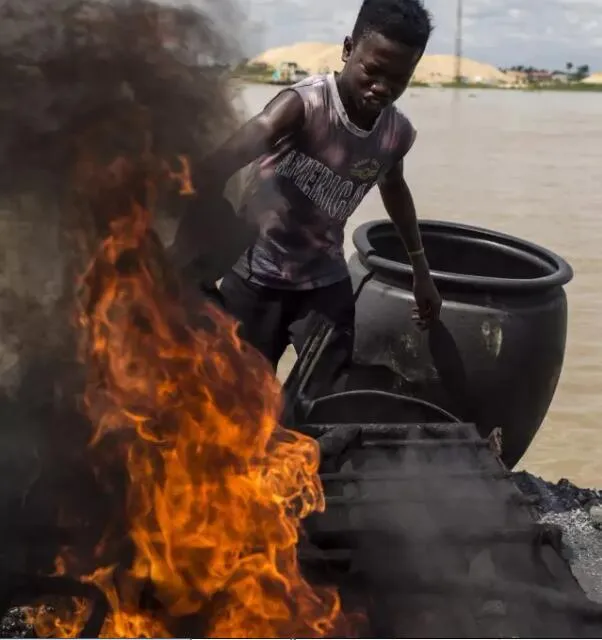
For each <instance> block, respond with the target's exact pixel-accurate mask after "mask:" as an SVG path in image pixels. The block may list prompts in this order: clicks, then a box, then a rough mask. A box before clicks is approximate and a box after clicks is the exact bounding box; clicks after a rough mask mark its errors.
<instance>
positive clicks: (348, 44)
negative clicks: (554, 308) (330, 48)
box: [341, 36, 353, 62]
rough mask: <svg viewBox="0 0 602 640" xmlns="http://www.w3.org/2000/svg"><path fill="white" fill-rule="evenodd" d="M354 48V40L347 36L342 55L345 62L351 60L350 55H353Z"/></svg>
mask: <svg viewBox="0 0 602 640" xmlns="http://www.w3.org/2000/svg"><path fill="white" fill-rule="evenodd" d="M352 49H353V40H352V39H351V36H347V37H346V38H345V40H343V53H342V55H341V60H342V61H343V62H347V60H349V56H350V55H351V50H352Z"/></svg>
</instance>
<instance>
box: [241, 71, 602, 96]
mask: <svg viewBox="0 0 602 640" xmlns="http://www.w3.org/2000/svg"><path fill="white" fill-rule="evenodd" d="M230 77H231V79H232V80H234V81H236V82H241V83H245V84H264V85H271V86H274V87H278V86H280V87H282V86H287V85H286V84H277V83H274V82H272V81H271V77H261V76H259V77H258V76H256V75H245V74H233V75H231V76H230ZM409 88H414V89H417V88H421V89H422V88H424V89H461V90H466V89H472V90H475V89H487V90H493V91H528V92H534V91H545V92H552V91H555V92H559V91H560V92H574V93H601V92H602V84H586V83H567V84H561V83H558V84H553V85H550V84H535V83H533V84H530V85H514V86H511V85H494V84H482V83H471V82H461V83H456V82H443V83H437V84H428V83H425V82H412V83H410V87H409Z"/></svg>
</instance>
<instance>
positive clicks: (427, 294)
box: [412, 271, 441, 329]
mask: <svg viewBox="0 0 602 640" xmlns="http://www.w3.org/2000/svg"><path fill="white" fill-rule="evenodd" d="M414 299H415V300H416V307H415V309H414V312H413V314H412V318H413V319H414V320H416V321H417V324H418V326H419V327H420V328H421V329H426V328H427V327H428V326H430V325H431V324H433V323H434V322H436V321H437V320H438V319H439V312H440V311H441V296H440V295H439V291H438V289H437V286H436V285H435V282H434V281H433V278H432V276H431V274H430V273H429V272H428V271H426V272H420V271H419V272H418V273H415V274H414Z"/></svg>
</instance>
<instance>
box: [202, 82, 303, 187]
mask: <svg viewBox="0 0 602 640" xmlns="http://www.w3.org/2000/svg"><path fill="white" fill-rule="evenodd" d="M304 118H305V108H304V105H303V101H302V100H301V97H300V96H299V94H298V93H296V92H295V91H284V92H282V93H280V94H279V95H277V96H276V97H275V98H274V99H273V100H272V101H271V102H269V103H268V104H267V105H266V106H265V108H264V109H263V111H261V113H259V114H257V115H256V116H254V117H253V118H251V119H250V120H249V121H248V122H247V123H246V124H245V125H243V126H242V127H241V128H240V129H239V130H238V131H237V132H236V133H235V134H234V135H232V136H231V137H230V138H229V139H228V140H227V141H226V142H225V144H223V145H222V146H221V147H220V148H219V149H217V151H214V152H213V153H211V154H210V155H209V156H208V157H206V158H204V159H203V161H202V162H201V165H200V166H199V167H197V168H196V169H195V170H194V183H195V186H196V187H197V190H198V189H199V187H200V188H202V189H203V190H204V189H211V190H212V191H213V192H215V191H219V192H221V191H223V189H224V187H225V185H226V182H227V181H228V180H229V179H230V178H231V177H232V176H233V175H234V174H235V173H236V172H237V171H239V170H240V169H243V168H244V167H246V166H247V165H248V164H249V163H251V162H253V161H254V160H256V159H257V158H258V157H259V156H260V155H262V154H263V153H266V152H267V151H269V150H270V149H272V148H273V146H274V144H275V143H276V142H278V140H280V139H281V138H283V137H285V136H287V135H290V134H292V133H295V132H296V131H298V130H299V129H300V128H301V127H302V126H303V123H304Z"/></svg>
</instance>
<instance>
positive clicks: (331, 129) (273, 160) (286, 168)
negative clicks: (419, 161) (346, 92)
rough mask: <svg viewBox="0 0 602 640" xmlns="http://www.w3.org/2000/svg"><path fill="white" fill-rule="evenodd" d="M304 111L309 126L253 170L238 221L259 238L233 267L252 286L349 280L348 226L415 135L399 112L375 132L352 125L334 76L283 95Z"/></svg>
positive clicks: (382, 119)
mask: <svg viewBox="0 0 602 640" xmlns="http://www.w3.org/2000/svg"><path fill="white" fill-rule="evenodd" d="M291 90H292V91H295V92H297V94H298V95H299V96H300V97H301V99H302V100H303V104H304V106H305V122H304V126H303V127H302V129H301V130H300V131H299V132H297V133H296V134H295V135H291V136H287V137H285V138H282V139H281V140H279V141H278V142H277V143H276V144H275V145H274V147H273V148H272V149H271V150H270V151H269V152H268V153H265V154H264V155H263V156H261V157H260V158H259V159H258V160H257V161H256V162H255V163H254V164H253V165H252V167H251V170H250V174H249V179H248V182H247V186H246V188H245V190H244V192H243V195H242V199H241V206H240V209H239V215H241V216H243V217H244V218H246V219H248V220H250V221H252V222H254V223H255V224H258V226H259V235H258V238H257V240H256V242H255V243H254V245H253V246H252V247H250V248H249V249H248V250H247V251H246V252H245V253H244V254H243V255H242V256H241V257H240V259H239V260H238V262H237V263H236V265H235V266H234V271H235V272H236V273H237V274H238V275H240V276H241V277H243V278H245V279H247V280H248V281H249V282H251V283H253V284H257V285H260V286H266V287H272V288H278V289H300V290H304V289H314V288H317V287H324V286H327V285H330V284H334V283H335V282H338V281H340V280H343V279H345V278H346V277H348V270H347V265H346V262H345V256H344V252H343V244H344V229H345V223H346V222H347V219H348V218H349V216H350V215H351V214H352V213H353V212H354V211H355V209H356V208H357V206H358V205H359V204H360V202H361V201H362V199H363V198H364V196H365V195H366V194H367V193H368V191H369V190H370V189H371V188H372V187H373V186H374V185H375V184H376V183H377V182H378V181H379V180H380V179H382V177H383V176H384V175H385V174H386V173H387V172H388V171H389V170H390V169H391V168H392V167H393V166H394V165H395V163H398V162H399V161H400V160H401V158H403V156H405V154H406V153H407V152H408V151H409V149H410V148H411V146H412V144H413V143H414V139H415V137H416V131H415V130H414V128H413V127H412V125H411V124H410V121H409V120H408V119H407V118H406V117H405V116H404V115H403V114H402V113H400V112H399V111H398V110H397V109H396V108H395V106H393V105H392V106H389V107H386V108H385V109H384V110H383V111H382V112H381V113H380V115H379V117H378V119H377V121H376V122H375V124H374V126H373V128H372V130H371V131H365V130H363V129H360V128H359V127H357V126H356V125H354V124H353V123H352V122H351V120H350V119H349V118H348V116H347V114H346V112H345V109H344V107H343V103H342V102H341V98H340V96H339V92H338V88H337V85H336V80H335V76H334V74H328V75H318V76H313V77H310V78H307V79H305V80H303V81H301V82H300V83H298V84H296V85H294V86H292V87H290V88H287V89H285V91H291Z"/></svg>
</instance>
